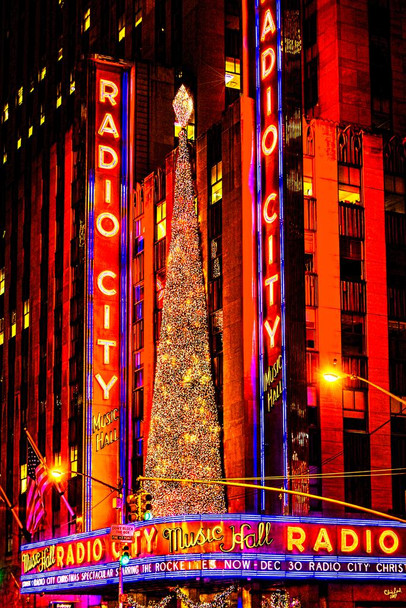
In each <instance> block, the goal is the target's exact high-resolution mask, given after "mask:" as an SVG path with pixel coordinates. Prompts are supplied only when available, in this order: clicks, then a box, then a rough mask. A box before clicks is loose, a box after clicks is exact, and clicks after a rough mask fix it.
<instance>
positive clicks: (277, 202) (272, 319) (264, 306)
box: [255, 0, 288, 510]
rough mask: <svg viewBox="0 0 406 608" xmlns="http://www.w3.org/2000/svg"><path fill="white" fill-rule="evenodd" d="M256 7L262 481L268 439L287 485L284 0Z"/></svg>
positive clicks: (264, 1) (258, 1)
mask: <svg viewBox="0 0 406 608" xmlns="http://www.w3.org/2000/svg"><path fill="white" fill-rule="evenodd" d="M255 11H256V13H255V34H256V147H257V230H258V233H257V238H258V320H259V323H258V332H259V341H258V342H259V381H260V390H259V394H260V403H259V407H260V467H261V482H262V484H263V485H264V481H265V476H266V474H267V468H268V467H267V465H266V460H267V453H266V451H265V446H266V444H268V452H272V454H273V459H274V461H275V465H274V466H276V469H277V473H279V474H282V475H283V476H284V477H285V479H284V487H286V488H287V473H288V453H287V404H286V369H285V365H286V362H285V299H284V298H285V290H284V247H283V244H284V230H283V137H282V128H283V113H282V52H281V0H256V3H255ZM271 425H272V427H273V428H272V429H270V428H269V427H270V426H271ZM275 437H277V442H276V445H271V444H272V443H274V441H273V438H275ZM268 457H269V456H268ZM287 499H288V497H287V495H284V496H283V501H282V502H283V508H284V510H286V507H287V504H288V503H287ZM265 507H266V505H265V493H264V492H262V493H261V510H265Z"/></svg>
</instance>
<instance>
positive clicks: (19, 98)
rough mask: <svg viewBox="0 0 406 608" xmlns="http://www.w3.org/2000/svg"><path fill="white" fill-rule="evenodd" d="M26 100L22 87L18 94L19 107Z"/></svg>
mask: <svg viewBox="0 0 406 608" xmlns="http://www.w3.org/2000/svg"><path fill="white" fill-rule="evenodd" d="M23 100H24V87H20V88H19V89H18V92H17V103H18V105H19V106H21V104H22V103H23Z"/></svg>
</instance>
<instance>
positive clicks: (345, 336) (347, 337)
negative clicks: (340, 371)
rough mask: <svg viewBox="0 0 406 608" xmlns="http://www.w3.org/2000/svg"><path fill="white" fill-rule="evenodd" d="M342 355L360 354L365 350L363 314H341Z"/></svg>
mask: <svg viewBox="0 0 406 608" xmlns="http://www.w3.org/2000/svg"><path fill="white" fill-rule="evenodd" d="M341 341H342V351H343V355H352V354H354V355H362V354H364V350H365V344H364V342H365V318H364V316H363V315H356V314H348V313H342V314H341Z"/></svg>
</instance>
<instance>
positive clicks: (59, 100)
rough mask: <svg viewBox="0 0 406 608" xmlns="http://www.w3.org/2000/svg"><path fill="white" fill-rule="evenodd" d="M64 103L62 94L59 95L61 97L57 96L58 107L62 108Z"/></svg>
mask: <svg viewBox="0 0 406 608" xmlns="http://www.w3.org/2000/svg"><path fill="white" fill-rule="evenodd" d="M61 105H62V95H59V97H57V98H56V107H57V108H60V107H61Z"/></svg>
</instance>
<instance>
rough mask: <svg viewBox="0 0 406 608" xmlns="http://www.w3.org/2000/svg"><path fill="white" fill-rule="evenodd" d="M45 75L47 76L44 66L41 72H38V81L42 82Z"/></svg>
mask: <svg viewBox="0 0 406 608" xmlns="http://www.w3.org/2000/svg"><path fill="white" fill-rule="evenodd" d="M46 75H47V69H46V66H44V67H43V68H42V70H40V73H39V80H44V78H45V76H46Z"/></svg>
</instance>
